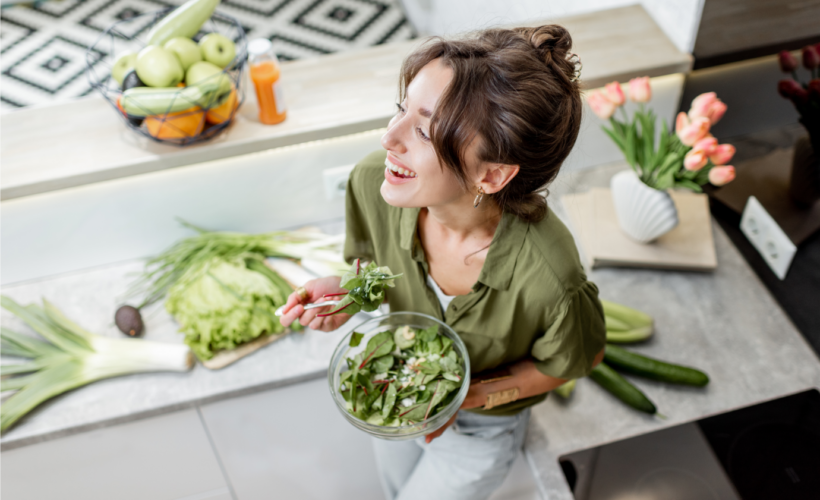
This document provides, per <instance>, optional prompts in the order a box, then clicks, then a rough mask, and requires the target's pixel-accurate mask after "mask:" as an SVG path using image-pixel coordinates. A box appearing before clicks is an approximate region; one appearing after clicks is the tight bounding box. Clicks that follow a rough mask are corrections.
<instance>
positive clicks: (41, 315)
mask: <svg viewBox="0 0 820 500" xmlns="http://www.w3.org/2000/svg"><path fill="white" fill-rule="evenodd" d="M0 305H2V306H3V308H4V309H7V310H8V311H9V312H11V313H12V314H14V315H15V316H17V317H19V318H20V319H22V320H23V321H24V322H25V323H26V324H28V325H29V326H30V327H31V328H33V329H34V331H36V332H37V333H39V334H40V335H42V337H43V338H44V339H45V340H46V341H42V340H38V339H36V338H34V337H32V336H29V335H24V334H21V333H17V332H14V331H11V330H8V329H6V328H2V329H0V349H2V354H3V356H13V357H18V358H28V359H31V360H33V361H31V362H28V363H23V364H4V365H0V375H2V376H3V380H2V381H0V391H11V390H16V391H17V392H15V393H14V394H13V395H12V396H11V397H9V398H8V400H6V401H5V402H4V403H3V405H2V407H0V431H5V430H6V429H8V428H9V427H10V426H12V425H14V423H15V422H17V421H18V420H19V419H20V418H21V417H23V416H24V415H25V414H26V413H28V412H29V411H31V410H32V409H34V408H35V407H36V406H37V405H39V404H40V403H42V402H44V401H46V400H47V399H49V398H52V397H54V396H57V395H59V394H62V393H64V392H67V391H70V390H71V389H75V388H77V387H80V386H83V385H86V384H89V383H91V382H94V381H97V380H101V379H104V378H110V377H116V376H119V375H126V374H129V373H138V372H151V371H179V372H184V371H188V370H190V369H191V368H192V367H193V364H194V359H193V356H192V354H191V351H190V349H188V347H187V346H185V345H172V344H162V343H158V342H149V341H145V340H140V339H113V338H108V337H103V336H101V335H96V334H94V333H91V332H89V331H87V330H84V329H83V328H81V327H80V326H78V325H77V324H76V323H74V322H73V321H71V320H70V319H68V318H67V317H65V316H64V315H63V313H62V312H60V310H59V309H57V308H56V307H54V305H52V304H51V303H49V302H48V301H47V300H45V299H43V306H42V307H39V306H37V305H35V304H31V305H28V306H22V305H20V304H18V303H17V302H15V301H14V300H12V299H10V298H8V297H6V296H2V298H0ZM11 375H14V376H11Z"/></svg>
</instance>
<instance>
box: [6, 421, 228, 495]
mask: <svg viewBox="0 0 820 500" xmlns="http://www.w3.org/2000/svg"><path fill="white" fill-rule="evenodd" d="M1 477H2V496H3V500H29V499H30V500H50V499H59V500H75V499H76V500H95V499H100V500H111V499H117V500H131V499H133V500H145V499H150V500H180V499H185V500H229V499H230V494H229V492H228V489H227V485H226V483H225V480H224V477H223V475H222V472H221V470H220V468H219V464H218V462H217V460H216V457H215V455H214V453H213V450H212V448H211V446H210V443H209V442H208V437H207V435H206V434H205V431H204V429H203V427H202V421H201V419H200V418H199V415H197V412H196V410H185V411H180V412H175V413H170V414H167V415H162V416H159V417H155V418H150V419H147V420H140V421H137V422H132V423H128V424H123V425H118V426H115V427H109V428H105V429H99V430H95V431H90V432H86V433H83V434H77V435H74V436H69V437H66V438H62V439H56V440H54V441H47V442H45V443H39V444H34V445H31V446H26V447H24V448H18V449H15V450H10V451H5V452H3V454H2V476H1Z"/></svg>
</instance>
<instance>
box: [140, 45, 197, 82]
mask: <svg viewBox="0 0 820 500" xmlns="http://www.w3.org/2000/svg"><path fill="white" fill-rule="evenodd" d="M136 69H137V76H139V77H140V80H142V81H143V82H145V84H146V85H148V86H149V87H174V86H176V84H178V83H179V82H181V81H182V78H183V77H184V76H185V72H184V71H182V65H181V64H180V63H179V59H177V56H175V55H174V53H173V52H171V51H170V50H166V49H164V48H162V47H157V46H156V45H149V46H148V47H145V48H144V49H142V50H141V51H140V53H139V54H137V65H136Z"/></svg>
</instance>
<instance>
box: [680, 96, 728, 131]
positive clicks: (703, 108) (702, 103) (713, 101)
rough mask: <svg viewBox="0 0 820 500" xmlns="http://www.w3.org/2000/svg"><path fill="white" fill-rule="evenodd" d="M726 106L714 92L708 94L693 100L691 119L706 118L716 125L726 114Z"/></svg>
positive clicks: (690, 110)
mask: <svg viewBox="0 0 820 500" xmlns="http://www.w3.org/2000/svg"><path fill="white" fill-rule="evenodd" d="M726 108H727V106H726V104H724V103H723V101H721V100H720V99H718V98H717V94H715V93H714V92H706V93H704V94H701V95H699V96H697V97H695V99H694V100H692V107H691V108H690V109H689V118H691V119H693V120H694V119H695V118H698V117H701V116H704V117H706V118H708V119H709V122H710V123H711V124H712V125H714V124H715V123H717V122H718V121H719V120H720V119H721V118H723V114H724V113H726Z"/></svg>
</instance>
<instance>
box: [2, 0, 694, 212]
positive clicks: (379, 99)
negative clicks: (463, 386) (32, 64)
mask: <svg viewBox="0 0 820 500" xmlns="http://www.w3.org/2000/svg"><path fill="white" fill-rule="evenodd" d="M553 21H554V22H558V23H562V24H564V25H565V26H566V27H567V28H568V29H569V30H570V32H571V33H572V38H573V42H574V48H573V50H574V51H575V52H577V53H578V54H579V55H580V57H581V59H582V61H583V66H584V68H583V74H582V80H583V84H584V85H585V86H586V87H587V88H594V87H598V86H601V85H603V84H604V83H606V82H609V81H612V80H618V81H621V82H624V81H626V80H628V79H629V78H632V77H635V76H644V75H649V76H663V75H669V74H673V73H681V72H686V71H688V70H689V69H690V67H691V61H692V59H691V56H689V55H688V54H686V53H683V52H681V51H680V50H678V49H677V48H676V47H675V45H674V44H672V42H671V41H670V40H669V38H668V37H667V36H666V35H665V34H664V33H663V31H662V30H661V29H660V27H658V25H657V24H656V23H655V22H654V21H653V20H652V18H651V17H650V16H649V14H647V12H646V11H645V10H644V9H643V7H641V6H639V5H630V6H627V7H619V8H616V9H611V10H607V11H599V12H594V13H590V14H583V15H578V16H573V17H569V18H565V19H556V20H553ZM539 24H540V23H539ZM421 42H422V40H414V41H411V42H403V43H395V44H390V45H383V46H378V47H370V48H367V49H363V50H356V51H351V52H343V53H338V54H332V55H327V56H322V57H318V58H313V59H306V60H299V61H292V62H286V63H283V64H282V84H283V88H284V95H285V101H286V104H287V107H288V118H287V120H286V121H285V122H283V123H282V124H280V125H276V126H267V125H263V124H261V123H259V121H258V119H257V117H256V115H257V109H258V108H257V107H256V103H255V96H254V94H253V89H252V87H251V86H250V84H249V83H247V82H246V88H245V94H246V102H245V105H243V106H242V107H241V108H240V110H239V111H238V113H237V116H236V118H235V122H234V124H233V125H232V126H231V127H230V128H228V129H227V130H226V131H225V132H224V133H222V134H221V135H219V136H218V137H216V138H214V139H212V140H210V141H208V142H205V143H201V144H197V145H192V146H188V147H184V148H180V147H175V146H169V145H165V144H158V143H155V142H153V141H151V140H149V139H147V138H145V137H142V136H139V135H137V134H136V133H134V132H132V131H130V130H128V129H127V128H126V126H125V125H124V124H123V122H122V120H120V119H119V118H118V117H117V116H116V112H115V111H114V110H113V109H112V107H111V106H110V105H109V103H108V102H107V101H105V100H104V99H103V98H102V97H100V96H97V95H96V94H95V95H94V96H92V97H88V98H83V99H78V100H75V101H71V102H65V103H61V104H55V105H45V106H33V107H30V108H26V109H23V110H19V111H13V112H9V113H4V114H3V115H2V121H3V129H4V133H3V134H2V136H0V164H2V185H0V199H3V200H9V199H12V198H19V197H24V196H31V195H34V194H38V193H46V192H50V191H55V190H60V189H66V188H70V187H75V186H82V185H86V184H92V183H98V182H102V181H107V180H112V179H118V178H123V177H129V176H134V175H140V174H145V173H148V172H155V171H159V170H164V169H171V168H176V167H182V166H186V165H192V164H195V163H201V162H205V161H210V160H217V159H222V158H229V157H232V156H237V155H244V154H249V153H255V152H259V151H264V150H268V149H271V148H278V147H283V146H289V145H295V144H300V143H305V142H308V141H316V140H320V139H327V138H332V137H338V136H342V135H347V134H354V133H357V132H364V131H368V130H373V129H377V128H380V127H384V126H386V125H387V122H388V121H389V119H390V118H391V117H392V116H393V114H394V113H395V104H394V103H395V99H396V95H397V89H398V75H399V69H400V67H401V63H402V60H403V59H404V57H405V56H406V55H407V54H408V53H409V52H410V51H411V50H412V49H413V48H414V47H415V46H416V45H418V44H419V43H421ZM43 145H48V146H47V147H45V148H44V147H43Z"/></svg>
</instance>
